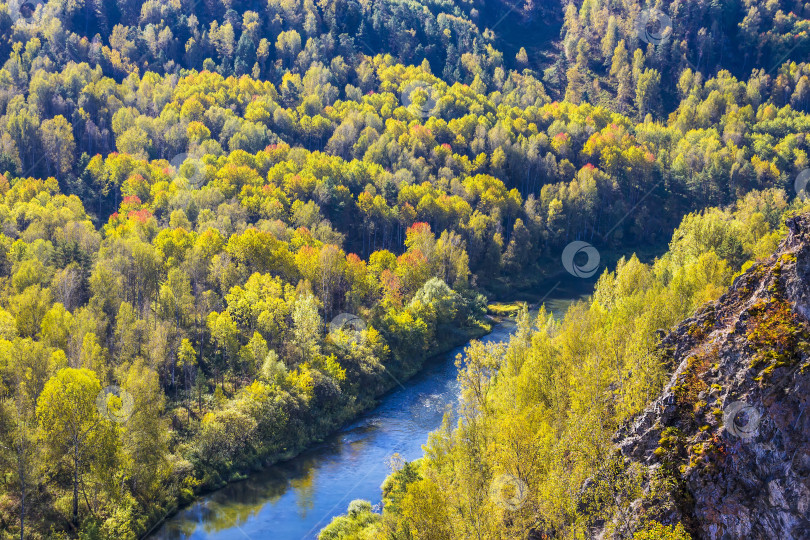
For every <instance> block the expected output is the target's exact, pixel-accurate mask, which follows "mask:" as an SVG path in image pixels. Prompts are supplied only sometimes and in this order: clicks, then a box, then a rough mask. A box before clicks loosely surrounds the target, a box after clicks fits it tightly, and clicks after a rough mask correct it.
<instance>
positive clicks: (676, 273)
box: [0, 0, 810, 540]
mask: <svg viewBox="0 0 810 540" xmlns="http://www.w3.org/2000/svg"><path fill="white" fill-rule="evenodd" d="M656 6H657V7H656V9H657V10H660V15H662V16H663V15H665V16H666V18H667V19H669V20H671V25H669V26H668V25H667V24H664V25H663V26H659V27H656V28H653V27H650V28H648V25H647V24H646V23H650V24H653V23H652V22H651V19H650V15H651V13H650V12H651V11H654V10H653V7H652V6H648V5H647V4H646V3H642V2H639V1H637V0H627V1H622V2H617V1H613V0H581V1H580V0H577V1H575V2H566V3H562V2H558V1H556V0H554V1H549V2H539V1H537V0H524V1H520V2H517V3H513V2H509V1H507V0H498V1H494V2H490V1H485V0H262V1H258V0H168V1H160V0H115V1H102V0H70V1H68V0H50V1H45V0H31V1H29V2H21V1H20V0H12V1H9V2H7V3H0V540H8V538H10V537H12V536H13V537H15V538H16V537H23V538H31V539H34V540H39V539H43V538H76V537H82V538H88V539H89V538H97V537H98V538H108V537H115V538H121V539H126V540H132V539H134V538H138V537H141V536H143V535H144V534H146V533H147V532H148V531H150V530H151V529H152V528H153V527H154V526H155V525H156V524H158V523H159V522H160V521H161V520H162V519H163V518H164V517H165V516H166V515H168V514H170V513H172V512H174V511H175V510H176V509H177V508H178V507H179V506H182V505H184V504H187V503H188V502H189V501H192V500H194V499H195V498H196V497H198V496H199V495H200V494H201V493H203V492H205V491H208V490H212V489H216V488H217V487H220V486H223V485H224V484H225V483H228V482H230V481H235V480H239V479H242V478H244V477H245V475H248V474H250V473H252V472H253V471H255V470H257V469H261V468H262V467H265V466H267V465H268V464H270V463H275V462H277V461H278V460H281V459H284V458H287V457H289V456H291V455H294V454H296V453H297V452H299V451H301V450H302V449H304V448H306V447H308V446H309V445H311V444H313V442H314V441H318V440H320V439H322V438H323V437H325V436H326V435H327V434H328V433H330V432H332V431H333V430H335V429H337V428H338V427H339V426H341V425H343V424H345V423H346V422H348V421H349V420H350V419H353V418H356V417H357V415H358V414H359V413H360V412H361V411H363V410H366V409H367V408H369V407H371V406H373V405H374V403H375V400H376V399H377V398H378V397H379V396H380V395H382V394H383V393H385V392H386V391H387V390H388V389H390V388H391V387H392V386H393V385H394V384H395V379H396V380H404V379H405V378H407V377H409V376H411V375H412V374H414V373H415V372H416V371H418V370H419V369H420V368H421V367H422V366H423V364H424V362H425V361H426V360H427V359H428V358H430V357H432V356H433V355H434V354H436V353H437V352H438V351H442V350H446V349H447V348H448V347H451V346H452V345H454V344H457V343H462V342H465V341H466V340H467V339H468V338H469V337H470V336H477V335H480V334H481V333H482V332H484V331H486V328H487V323H486V322H485V320H484V317H485V314H486V305H487V301H488V298H487V297H489V300H492V299H494V298H496V297H497V299H505V300H509V299H512V298H513V297H514V296H515V295H516V294H517V293H519V292H524V291H530V292H531V293H535V292H537V291H534V290H533V289H535V288H537V284H538V283H540V282H542V281H543V280H544V279H546V278H548V277H549V276H552V275H555V274H557V273H560V272H563V271H564V269H565V268H564V266H563V265H560V259H561V256H562V255H563V254H564V253H565V250H566V248H567V247H568V246H570V245H571V244H572V242H575V241H576V242H579V243H588V244H590V245H591V246H590V248H589V249H592V250H593V251H596V252H601V259H600V260H601V261H602V262H603V263H607V262H609V268H607V270H606V269H605V265H602V266H600V267H599V268H598V269H597V270H598V271H599V272H600V275H601V276H602V277H601V278H600V282H599V286H598V287H597V290H596V291H595V294H594V298H593V299H592V301H591V302H590V303H587V304H586V303H581V304H577V306H575V307H574V308H573V309H572V310H571V311H570V312H569V314H568V315H567V316H566V319H565V321H564V322H562V323H559V324H558V322H556V321H549V320H547V319H545V318H543V317H545V316H546V315H547V314H546V313H545V312H542V313H543V316H541V317H540V319H537V320H534V321H533V320H531V318H530V317H529V316H528V314H527V313H522V314H521V318H520V320H521V324H520V328H521V331H520V332H519V333H518V335H517V336H516V337H515V338H514V340H513V341H512V343H511V344H510V345H509V347H506V348H504V349H503V350H501V349H498V350H494V349H493V350H489V349H486V348H483V347H477V346H476V347H475V348H474V352H473V354H472V355H471V358H472V363H471V364H470V365H468V366H465V368H464V373H465V377H467V379H466V386H465V387H464V388H465V390H464V391H465V392H466V394H465V396H464V397H465V399H466V400H468V401H469V403H471V405H469V409H468V410H467V411H465V415H466V416H465V418H466V420H467V421H468V422H469V424H468V426H472V427H473V428H475V429H473V430H472V432H470V433H466V432H463V430H462V431H456V432H454V430H453V429H452V426H446V429H445V430H443V431H442V433H441V434H438V435H436V436H435V437H434V438H433V439H432V440H431V443H430V445H431V446H430V448H431V452H432V453H431V454H429V456H428V457H429V459H428V458H426V460H425V461H424V464H423V465H419V467H424V471H422V472H424V474H425V478H423V479H422V480H423V482H422V483H418V485H417V484H414V486H412V489H413V490H414V491H412V492H410V495H409V494H408V490H409V489H411V488H406V487H405V486H400V487H402V492H401V493H400V492H397V491H396V490H394V491H393V492H392V491H390V489H393V487H397V486H398V485H399V484H397V482H398V481H400V480H403V478H399V479H394V480H392V482H391V483H390V484H388V488H390V489H389V491H387V492H386V497H387V498H389V499H391V498H392V497H393V498H394V499H397V497H400V495H402V496H403V497H405V499H406V502H407V504H406V503H403V504H404V506H403V507H402V508H399V507H398V506H397V504H398V502H397V501H394V502H395V504H394V505H393V506H392V507H389V508H388V510H390V512H389V514H390V516H394V515H396V516H397V517H396V518H394V517H391V519H392V520H394V521H395V522H396V523H394V525H396V526H399V527H400V528H401V529H402V530H405V531H406V532H405V533H404V534H406V536H407V534H410V532H408V531H410V529H411V528H415V529H418V527H420V526H425V523H428V529H430V527H433V524H434V522H441V523H443V522H444V521H452V522H453V523H454V524H455V525H456V526H457V530H459V531H465V533H469V534H468V536H475V535H478V536H480V535H489V536H491V537H492V536H493V535H497V534H501V533H500V532H498V531H500V530H502V529H505V530H508V533H509V534H513V535H514V536H521V535H523V536H525V535H526V534H527V532H526V531H534V530H540V529H542V528H545V529H547V530H550V531H555V532H558V531H564V532H565V533H568V532H571V534H580V533H582V531H585V530H589V529H591V528H594V527H596V526H597V524H598V523H599V522H600V520H602V521H604V520H605V519H608V514H609V511H610V509H605V510H604V512H601V511H600V512H601V513H595V512H580V509H579V507H578V506H577V505H578V500H577V494H578V493H579V489H580V487H581V485H582V484H583V483H584V482H585V481H586V479H588V478H590V477H592V476H593V475H594V474H595V471H596V470H598V469H599V465H601V464H602V463H603V462H604V460H605V459H606V456H607V455H608V453H609V450H610V444H611V442H610V441H611V437H612V435H613V433H614V432H615V431H616V430H617V429H618V428H619V426H620V425H621V423H622V422H624V421H626V420H627V419H628V418H631V417H633V416H634V415H637V414H639V413H640V412H641V411H643V410H644V408H645V407H646V406H647V405H648V403H649V401H650V400H651V399H652V398H653V396H655V395H657V393H658V392H660V391H661V389H662V387H663V386H664V384H665V382H666V380H667V377H668V375H669V372H668V371H667V369H664V364H663V363H661V362H660V359H659V358H658V354H659V353H660V351H658V350H657V349H655V346H656V345H657V343H658V340H659V336H658V334H657V333H656V332H657V331H658V330H660V329H669V328H671V327H672V326H673V325H674V324H676V323H677V322H678V321H680V320H681V319H683V318H684V317H687V316H691V315H692V314H693V312H694V309H696V308H697V307H698V306H699V305H701V304H703V303H705V302H706V301H709V300H715V299H716V298H717V297H718V296H719V295H720V294H721V293H722V292H723V291H725V289H726V288H727V287H728V286H729V285H730V283H731V278H732V276H733V275H734V274H735V273H737V272H738V271H740V270H741V268H742V266H743V264H744V263H746V261H749V260H760V259H764V258H767V257H768V256H770V255H771V253H772V252H773V250H774V249H775V247H776V241H777V239H778V238H780V237H781V235H782V234H783V232H784V231H783V230H782V220H783V218H784V217H785V216H787V215H789V214H791V213H794V212H798V211H800V210H802V208H803V204H802V201H799V200H797V199H796V198H795V197H794V195H795V193H794V185H795V184H794V183H795V181H796V179H797V178H798V177H799V175H802V174H805V173H804V172H803V171H806V170H808V167H810V157H808V156H810V137H808V136H807V134H808V133H810V115H809V114H808V111H810V82H808V81H810V79H808V77H810V67H809V66H808V64H807V63H806V59H807V56H808V53H809V52H810V36H809V35H808V21H810V4H806V3H802V2H800V1H795V0H770V1H769V2H762V1H759V0H729V1H727V2H707V1H704V0H699V1H695V2H683V1H681V0H675V1H673V2H669V1H662V2H659V3H658V4H656ZM656 17H658V15H656ZM661 19H662V20H663V22H664V23H666V22H667V21H666V20H664V19H663V17H661ZM655 20H656V21H658V18H655ZM640 23H645V24H641V25H640ZM653 26H654V25H653ZM642 30H643V31H642ZM650 32H653V34H655V35H650ZM657 32H660V33H661V35H660V39H659V38H657V37H655V36H657V35H658V34H657ZM651 37H652V38H653V39H651ZM679 224H680V225H679ZM673 230H675V235H674V236H673V235H672V233H673ZM670 239H671V241H670ZM668 242H669V252H668V253H667V254H665V255H662V256H661V257H660V258H658V259H657V260H655V261H652V262H650V263H649V264H645V263H643V262H641V261H640V260H639V258H638V257H635V256H632V255H631V254H632V253H637V254H645V255H646V254H649V253H655V254H661V253H662V252H664V251H665V250H666V245H667V243H668ZM579 245H581V244H579ZM642 259H643V260H644V261H647V258H646V256H642ZM616 260H619V263H618V264H616V265H614V264H613V263H614V261H616ZM569 262H571V261H569ZM571 264H573V263H571ZM569 266H570V265H569ZM544 292H545V291H541V292H537V294H536V296H534V297H535V298H540V297H541V295H542V294H543V293H544ZM347 321H348V322H350V323H351V324H350V328H343V323H346V322H347ZM352 324H353V325H356V327H354V326H351V325H352ZM757 339H760V338H757ZM763 339H764V338H763ZM656 351H657V352H656ZM670 362H675V360H670ZM670 367H672V368H674V365H673V366H670ZM776 371H778V369H777V370H776ZM481 381H486V382H487V385H486V386H485V387H482V386H481V385H480V384H478V383H479V382H481ZM482 388H483V390H482ZM515 388H517V389H519V390H520V391H519V392H518V393H517V395H514V392H512V391H513V390H514V389H515ZM484 390H485V391H484ZM510 392H512V393H510ZM581 426H584V427H581ZM699 427H702V425H701V426H699ZM471 429H472V428H471ZM476 430H477V431H476ZM479 435H480V437H479ZM638 436H641V433H639V434H638ZM651 436H652V435H651ZM504 440H507V441H508V444H507V443H504V442H503V441H504ZM509 444H514V445H516V446H515V447H516V448H517V450H515V448H512V447H509ZM525 448H531V449H532V453H530V457H526V455H524V450H525ZM659 454H660V453H659ZM448 456H450V457H448ZM538 456H540V457H538ZM456 459H457V460H456ZM454 460H456V461H454ZM410 467H411V468H412V469H413V470H415V467H416V465H413V464H411V465H410ZM409 470H410V469H409ZM518 470H519V471H520V473H521V474H524V473H525V476H526V478H525V479H524V481H525V482H526V483H527V484H528V485H529V486H530V487H531V492H532V493H534V494H535V495H534V496H533V498H531V499H529V501H530V504H527V506H526V507H525V511H524V513H523V514H520V515H519V517H515V516H514V515H507V516H505V515H504V514H503V513H502V512H501V510H502V509H499V508H493V507H492V503H491V501H490V502H487V501H489V499H488V497H486V496H485V495H483V494H485V493H486V492H487V490H488V489H489V488H488V486H489V485H490V484H491V481H492V479H493V476H496V475H498V474H506V473H507V472H508V473H509V474H517V471H518ZM471 471H472V472H471ZM527 471H528V472H527ZM428 473H429V474H428ZM419 474H422V473H419ZM403 476H407V475H403ZM408 479H412V478H410V477H408V478H405V480H408ZM462 480H463V481H462ZM464 482H466V484H465V483H464ZM392 486H393V487H392ZM392 493H393V495H392ZM469 493H474V494H475V497H472V499H470V498H469ZM408 497H410V498H408ZM442 497H446V498H447V499H446V500H443V504H444V506H442V505H438V506H437V507H440V508H444V511H445V513H444V514H441V515H439V514H435V513H433V512H434V510H432V509H431V508H424V509H423V508H421V506H420V504H422V502H424V501H429V502H431V503H435V502H436V501H440V500H442ZM454 497H455V498H454ZM397 500H398V499H397ZM436 504H438V503H436ZM408 505H410V506H408ZM434 506H436V505H434ZM460 508H461V509H462V510H463V511H461V510H459V509H460ZM470 508H472V509H473V510H474V511H473V510H470ZM417 510H419V512H418V511H417ZM398 512H399V513H398ZM420 512H424V515H425V516H430V517H432V518H435V519H434V520H433V521H431V520H430V519H428V520H427V521H420V520H422V518H423V515H422V514H421V513H420ZM476 512H480V515H479V514H478V513H476ZM602 514H605V515H602ZM684 515H686V514H684ZM390 516H389V517H390ZM470 516H473V517H470ZM386 519H388V517H386ZM397 520H399V521H397ZM442 520H444V521H442ZM504 523H506V524H507V526H506V527H504ZM521 527H523V528H521ZM430 530H432V529H430ZM425 534H427V533H425ZM449 534H450V533H449V532H448V535H449ZM503 534H507V533H503ZM463 535H464V534H461V536H463Z"/></svg>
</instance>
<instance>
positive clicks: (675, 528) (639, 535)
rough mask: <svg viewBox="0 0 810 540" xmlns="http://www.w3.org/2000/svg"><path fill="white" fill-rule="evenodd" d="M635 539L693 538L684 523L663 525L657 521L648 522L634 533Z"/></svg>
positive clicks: (678, 539)
mask: <svg viewBox="0 0 810 540" xmlns="http://www.w3.org/2000/svg"><path fill="white" fill-rule="evenodd" d="M633 540H692V535H690V534H689V533H688V532H686V529H684V527H683V525H682V524H680V523H677V524H675V525H662V524H660V523H658V522H656V521H653V522H652V523H648V524H647V525H645V527H644V528H643V529H642V530H640V531H638V532H636V533H635V534H634V535H633Z"/></svg>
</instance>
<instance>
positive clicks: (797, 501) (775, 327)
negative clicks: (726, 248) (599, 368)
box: [603, 214, 810, 539]
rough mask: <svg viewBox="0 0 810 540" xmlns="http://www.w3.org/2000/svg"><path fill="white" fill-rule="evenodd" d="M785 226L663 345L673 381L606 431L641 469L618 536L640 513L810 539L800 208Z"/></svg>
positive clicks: (698, 528)
mask: <svg viewBox="0 0 810 540" xmlns="http://www.w3.org/2000/svg"><path fill="white" fill-rule="evenodd" d="M788 227H789V230H790V232H789V234H788V236H787V238H786V239H785V241H784V242H783V243H782V245H781V246H780V248H779V249H778V250H777V251H776V253H775V254H774V255H773V256H772V257H771V258H770V259H768V260H767V261H764V262H762V263H758V264H755V265H753V266H752V267H751V268H750V269H748V270H747V271H746V272H745V273H744V274H743V275H741V276H739V277H738V278H737V279H735V281H734V283H733V284H732V286H731V288H730V289H729V291H728V292H727V293H726V294H724V295H723V296H722V297H721V298H720V299H718V300H717V301H716V302H713V303H711V304H708V305H706V306H705V307H704V308H702V309H701V310H700V313H699V314H697V315H696V316H695V317H691V318H689V319H686V320H685V321H684V322H683V323H682V324H680V325H679V326H678V328H677V329H676V330H674V331H673V332H671V333H670V334H669V335H668V336H666V337H665V338H664V339H663V340H662V343H661V348H662V350H663V351H664V352H665V354H666V358H667V359H668V361H669V362H671V365H673V366H677V368H676V369H675V372H674V374H673V376H672V379H671V381H670V382H669V383H668V384H667V386H666V387H665V389H664V391H663V392H662V394H661V396H660V397H659V398H658V399H656V400H655V401H654V402H653V403H652V404H650V405H649V406H648V407H647V409H646V410H645V411H644V412H643V413H642V414H640V415H639V416H638V417H637V418H635V419H633V420H632V422H631V424H630V425H629V426H627V427H626V428H624V429H622V430H620V431H619V433H618V434H617V437H616V438H615V442H616V443H617V445H618V447H619V448H620V450H621V452H622V454H623V455H624V456H626V457H627V458H628V461H627V462H626V464H625V465H626V466H627V465H629V466H631V467H635V466H638V465H642V466H644V467H645V468H647V471H646V474H645V481H644V482H643V487H644V494H643V497H642V498H639V499H637V500H636V502H635V503H633V504H632V505H630V507H629V508H628V509H627V514H626V515H621V518H620V519H617V520H615V521H614V522H613V523H612V525H613V526H614V527H616V530H617V533H621V532H623V531H624V530H625V527H626V525H627V524H631V523H634V522H637V521H638V520H639V519H642V516H644V517H643V519H654V520H656V521H659V522H661V523H663V524H671V523H678V522H682V523H684V524H686V525H687V530H689V532H691V533H693V534H694V536H695V538H710V539H715V538H752V539H754V538H762V539H766V538H768V539H771V538H807V537H808V536H810V519H809V518H808V507H809V506H810V418H809V417H808V414H807V411H806V409H807V405H808V399H810V359H809V357H808V353H810V342H808V340H809V339H810V331H809V330H810V324H808V320H809V319H808V317H810V214H803V215H801V216H798V217H796V218H793V219H791V220H789V221H788ZM667 485H669V486H670V487H674V488H675V489H670V490H667V489H664V491H661V490H662V487H664V486H667ZM667 495H668V496H667ZM603 532H604V529H603Z"/></svg>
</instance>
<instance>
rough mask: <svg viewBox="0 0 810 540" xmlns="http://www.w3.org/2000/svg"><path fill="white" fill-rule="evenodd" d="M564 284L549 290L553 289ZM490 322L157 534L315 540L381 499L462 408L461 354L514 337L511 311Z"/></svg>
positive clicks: (561, 299) (167, 538) (557, 301)
mask: <svg viewBox="0 0 810 540" xmlns="http://www.w3.org/2000/svg"><path fill="white" fill-rule="evenodd" d="M556 284H557V282H556V281H555V282H554V283H549V284H543V285H542V287H543V288H546V289H551V288H552V287H554V286H555V285H556ZM574 285H579V288H575V287H574ZM589 287H590V285H588V284H583V283H579V284H577V283H575V282H574V283H571V284H568V283H566V284H565V285H558V286H557V287H556V288H555V289H554V290H553V291H552V294H551V295H548V298H547V299H546V300H547V301H546V303H547V304H554V305H556V311H555V312H560V313H563V312H564V311H565V308H566V307H567V305H568V304H570V302H572V301H574V300H577V299H579V298H581V297H582V296H583V295H586V294H589V293H590V289H589ZM491 311H492V310H491ZM487 320H488V321H489V322H490V324H492V325H493V326H492V327H491V328H489V329H488V330H490V331H488V332H486V333H485V332H484V331H483V330H479V331H477V332H475V331H473V329H468V333H467V334H466V335H464V336H463V337H464V338H466V339H465V341H464V342H462V343H457V339H453V341H456V346H455V347H444V348H443V349H442V351H439V350H438V349H435V350H434V351H435V353H436V354H433V355H431V357H430V358H428V359H426V360H425V361H424V362H423V363H422V369H421V370H420V371H419V372H418V373H415V374H414V375H413V376H412V377H411V378H408V379H400V383H401V386H400V384H398V383H397V382H395V381H394V380H393V379H391V386H392V388H391V389H390V390H389V391H388V392H386V393H384V394H383V395H382V396H380V397H379V398H378V399H377V400H375V402H374V406H373V408H371V409H365V410H364V411H362V412H360V413H358V416H357V418H356V419H355V420H350V421H348V422H346V423H344V424H343V425H342V426H341V427H339V428H338V429H337V430H335V431H334V432H333V433H332V434H331V435H329V436H327V437H325V438H323V439H322V440H321V441H320V442H313V443H312V444H311V445H309V446H308V447H307V448H305V449H303V450H301V451H300V452H299V453H297V454H296V456H295V457H293V458H292V459H284V460H279V461H277V462H276V463H275V464H274V465H273V466H270V467H265V468H264V469H262V470H261V471H258V472H255V473H252V474H250V476H249V477H248V478H247V479H246V480H244V481H243V482H236V483H229V484H228V485H227V486H226V487H224V488H223V489H220V490H217V491H214V492H210V493H208V494H206V495H204V496H202V497H201V498H198V499H196V500H195V501H194V502H193V503H192V504H191V505H187V506H186V507H185V508H184V509H182V510H181V511H180V512H179V513H178V514H176V515H175V516H174V517H172V518H171V519H169V520H168V522H167V523H166V525H164V526H163V527H162V528H161V529H159V530H158V531H156V533H155V535H154V537H155V538H156V539H159V540H180V539H186V538H198V537H199V538H202V537H205V538H217V539H220V538H221V539H227V538H232V537H233V538H237V537H243V535H242V531H245V532H246V533H247V534H248V535H250V536H255V537H263V536H262V535H266V534H268V532H269V531H272V533H273V537H274V538H278V539H280V540H281V539H287V538H289V539H296V540H298V539H300V538H314V537H315V536H316V535H317V532H318V531H319V530H320V529H321V528H323V527H324V526H326V525H327V524H328V523H329V520H331V519H332V518H333V517H335V516H337V515H339V514H341V513H343V512H345V509H346V506H347V505H348V503H349V500H351V499H355V498H364V499H368V500H375V498H379V496H380V483H381V482H382V481H383V480H384V479H385V477H386V476H387V475H388V474H389V472H390V469H389V468H388V466H387V465H386V463H387V462H388V461H389V460H390V459H391V457H392V455H393V454H394V453H397V454H399V456H400V457H401V458H402V459H405V460H414V459H417V458H418V457H420V456H421V454H422V449H421V446H422V444H424V442H425V441H426V440H427V435H428V433H429V432H430V431H432V430H434V429H436V428H437V427H438V426H439V425H440V424H441V421H442V417H443V415H444V413H445V410H446V407H448V406H451V405H455V403H456V401H457V399H458V392H457V381H456V374H457V369H456V366H455V357H456V355H457V354H459V353H460V354H463V353H464V349H465V347H466V345H467V344H468V343H469V342H470V341H471V340H473V339H482V341H485V342H486V341H503V340H505V339H508V336H509V335H510V334H511V332H512V331H513V329H514V327H515V325H514V321H513V320H512V319H510V318H509V317H508V316H504V315H501V316H497V315H495V314H494V313H492V316H490V317H488V318H487ZM455 337H456V338H459V337H461V334H456V336H455ZM445 338H446V339H450V338H451V336H449V335H446V336H445ZM313 528H314V530H313Z"/></svg>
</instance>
